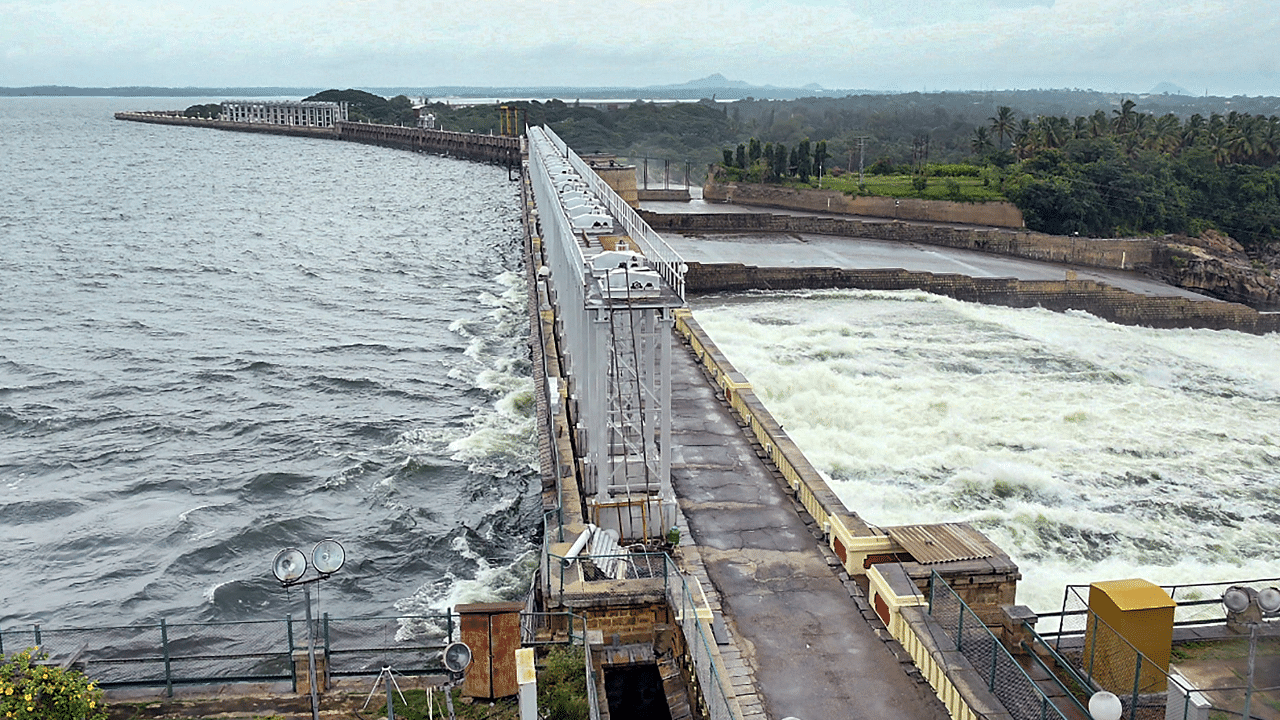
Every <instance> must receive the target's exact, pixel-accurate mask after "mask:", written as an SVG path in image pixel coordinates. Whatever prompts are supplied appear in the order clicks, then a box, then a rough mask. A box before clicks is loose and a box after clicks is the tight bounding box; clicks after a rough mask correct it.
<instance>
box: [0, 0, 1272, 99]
mask: <svg viewBox="0 0 1280 720" xmlns="http://www.w3.org/2000/svg"><path fill="white" fill-rule="evenodd" d="M711 73H721V74H723V75H725V76H727V77H729V78H731V79H735V80H745V81H747V82H751V83H754V84H774V85H788V86H798V85H805V84H808V83H818V84H820V85H822V86H824V87H827V88H840V89H874V90H896V91H910V90H922V91H936V90H949V89H955V90H966V89H1012V88H1071V87H1078V88H1093V89H1097V90H1111V91H1121V92H1142V91H1146V90H1149V89H1151V88H1152V87H1153V86H1155V85H1156V84H1157V83H1159V82H1170V83H1174V84H1176V85H1179V86H1181V87H1183V88H1186V89H1187V90H1189V91H1191V92H1192V93H1195V94H1201V93H1205V92H1208V93H1209V94H1212V95H1239V94H1244V95H1280V7H1277V2H1276V0H1228V1H1217V0H1195V1H1192V0H929V1H926V0H844V1H841V0H701V1H699V2H692V1H690V0H524V1H519V0H452V1H450V2H435V1H424V0H332V1H330V2H325V1H324V0H0V86H9V87H14V86H27V85H45V84H58V85H81V86H113V85H164V86H221V85H238V86H262V85H275V86H320V87H346V86H355V87H361V86H363V87H380V86H381V87H385V86H437V85H562V86H563V85H583V86H589V85H627V86H643V85H651V84H669V83H680V82H684V81H687V80H692V79H694V78H699V77H703V76H706V75H709V74H711Z"/></svg>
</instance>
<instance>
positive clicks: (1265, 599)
mask: <svg viewBox="0 0 1280 720" xmlns="http://www.w3.org/2000/svg"><path fill="white" fill-rule="evenodd" d="M1222 606H1223V607H1224V608H1226V611H1227V620H1228V622H1231V621H1232V618H1233V616H1234V618H1235V621H1236V622H1239V623H1241V624H1243V625H1248V626H1249V679H1248V680H1247V681H1246V684H1245V691H1244V709H1243V710H1241V712H1240V716H1241V717H1242V718H1244V720H1250V709H1251V708H1250V706H1251V705H1252V703H1253V666H1254V658H1255V657H1256V656H1257V652H1258V628H1259V627H1261V626H1262V624H1263V616H1264V615H1274V614H1275V613H1277V612H1280V590H1278V589H1276V588H1273V587H1270V588H1264V589H1262V590H1254V589H1253V588H1247V587H1239V586H1232V587H1229V588H1227V589H1226V591H1225V592H1223V593H1222Z"/></svg>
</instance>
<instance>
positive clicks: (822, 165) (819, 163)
mask: <svg viewBox="0 0 1280 720" xmlns="http://www.w3.org/2000/svg"><path fill="white" fill-rule="evenodd" d="M828 157H829V155H828V154H827V141H826V140H819V141H818V142H816V143H814V146H813V167H814V171H815V172H817V173H818V175H819V176H821V175H822V174H823V172H824V171H825V170H826V168H827V158H828Z"/></svg>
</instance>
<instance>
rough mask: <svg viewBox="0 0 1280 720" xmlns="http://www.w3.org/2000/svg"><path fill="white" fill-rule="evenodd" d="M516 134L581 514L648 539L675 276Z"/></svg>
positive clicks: (666, 518)
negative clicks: (566, 405) (547, 289)
mask: <svg viewBox="0 0 1280 720" xmlns="http://www.w3.org/2000/svg"><path fill="white" fill-rule="evenodd" d="M527 137H528V140H529V182H530V185H531V186H532V188H533V194H534V200H535V202H536V204H537V213H538V225H539V228H540V229H539V230H538V232H539V234H540V235H541V237H542V245H543V247H544V249H545V252H546V257H547V262H548V265H549V267H548V270H549V271H550V284H551V288H552V295H553V301H554V302H555V304H556V311H557V313H556V314H557V317H558V318H559V319H560V322H561V328H560V332H561V336H562V341H563V345H562V352H563V355H564V356H565V358H566V365H567V368H568V373H569V378H570V387H569V399H570V401H571V402H570V407H571V408H576V413H575V415H574V417H573V419H574V433H575V438H574V440H575V445H576V453H577V455H578V458H576V459H577V460H579V461H580V466H579V467H580V469H581V478H582V492H583V496H584V501H585V504H586V508H585V509H586V511H587V517H588V518H589V519H590V522H591V523H593V524H595V525H596V526H598V527H600V528H602V529H604V530H606V531H609V530H612V531H613V534H615V539H616V540H630V541H637V540H647V539H649V538H652V537H655V536H660V535H662V533H663V532H664V531H665V530H666V529H667V528H670V527H672V526H673V525H674V524H675V494H674V492H673V490H672V488H671V352H672V350H673V348H672V341H671V328H672V322H673V310H674V309H676V308H678V307H682V306H683V305H684V274H685V271H686V270H687V268H686V267H685V265H684V263H683V262H682V261H681V259H680V256H679V255H677V254H676V253H675V251H674V250H672V249H671V248H670V247H669V246H668V245H667V244H666V243H665V242H664V241H663V240H662V239H661V238H660V237H658V235H657V233H655V232H654V231H653V230H652V229H651V228H650V227H649V226H648V225H647V224H646V223H645V222H644V221H643V220H642V219H640V216H639V215H638V214H637V213H636V212H635V210H633V209H632V208H631V207H630V206H629V205H627V204H626V203H625V202H624V201H623V200H622V198H621V197H619V196H618V194H617V193H615V192H614V191H613V189H612V188H610V187H609V186H608V185H607V184H606V183H605V182H604V181H603V180H602V179H601V178H600V177H599V176H598V175H597V174H596V173H595V172H594V171H592V170H591V168H590V167H589V166H588V165H587V164H586V163H585V162H584V161H583V160H582V159H581V158H579V157H578V156H577V154H575V153H574V152H573V150H571V149H570V148H569V147H568V146H567V145H565V143H564V142H563V141H561V140H560V138H558V137H556V135H555V133H553V132H552V131H551V130H550V129H547V128H545V127H532V128H529V130H528V136H527Z"/></svg>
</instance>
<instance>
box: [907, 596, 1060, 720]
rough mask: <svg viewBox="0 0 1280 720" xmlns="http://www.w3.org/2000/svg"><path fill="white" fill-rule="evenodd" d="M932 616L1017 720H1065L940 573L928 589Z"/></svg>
mask: <svg viewBox="0 0 1280 720" xmlns="http://www.w3.org/2000/svg"><path fill="white" fill-rule="evenodd" d="M929 614H930V615H931V616H933V619H934V621H936V622H937V623H938V624H939V625H941V626H942V628H943V630H944V631H945V632H946V633H947V635H948V637H949V639H950V641H951V642H952V643H953V644H952V647H954V648H955V649H956V650H957V651H959V652H960V653H961V654H962V655H964V657H965V659H966V660H968V661H969V664H970V665H972V666H973V669H974V670H975V671H976V672H977V673H978V675H979V677H981V678H983V680H985V681H986V686H987V689H988V690H990V691H991V693H992V694H993V695H995V696H996V699H998V700H999V701H1000V703H1001V704H1002V705H1004V707H1005V709H1006V710H1008V711H1009V714H1010V715H1012V716H1013V717H1014V718H1015V719H1016V720H1066V716H1065V715H1064V714H1063V712H1062V710H1060V709H1059V708H1058V707H1057V706H1055V705H1054V704H1053V702H1052V701H1051V700H1050V699H1049V698H1048V696H1046V695H1045V693H1044V691H1042V690H1041V689H1040V687H1039V686H1038V685H1036V683H1035V681H1033V680H1032V679H1031V677H1030V676H1029V675H1027V672H1026V670H1024V669H1023V668H1022V666H1021V665H1020V664H1018V661H1017V660H1015V659H1014V657H1013V656H1012V655H1010V654H1009V651H1008V650H1006V649H1005V647H1004V645H1003V644H1002V643H1001V642H1000V640H999V639H998V638H996V636H995V635H993V634H992V633H991V630H989V629H988V628H987V626H986V624H985V623H983V622H982V619H981V618H979V617H978V616H977V614H975V613H974V612H973V610H970V609H969V606H968V605H966V604H965V602H964V600H962V599H961V598H960V596H959V595H957V594H956V592H955V591H954V590H952V589H951V586H950V585H948V584H947V581H946V580H944V579H943V578H942V576H940V575H938V574H937V573H934V574H933V576H932V579H931V581H930V586H929Z"/></svg>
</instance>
